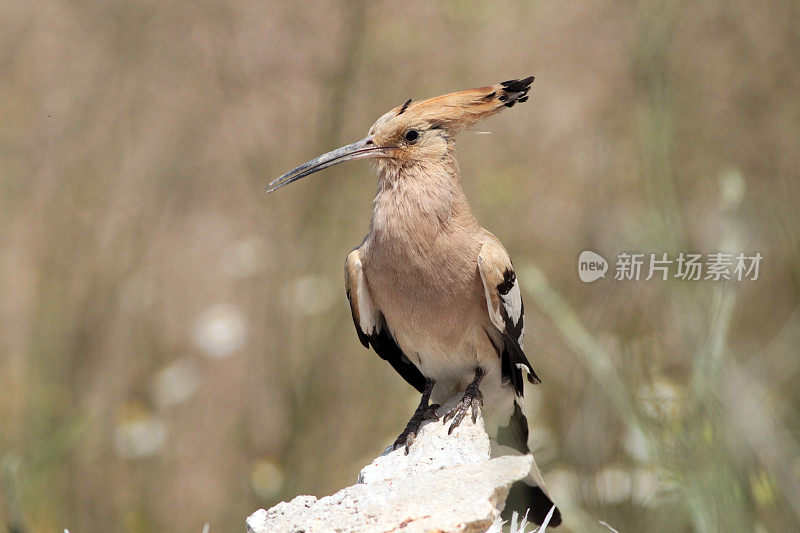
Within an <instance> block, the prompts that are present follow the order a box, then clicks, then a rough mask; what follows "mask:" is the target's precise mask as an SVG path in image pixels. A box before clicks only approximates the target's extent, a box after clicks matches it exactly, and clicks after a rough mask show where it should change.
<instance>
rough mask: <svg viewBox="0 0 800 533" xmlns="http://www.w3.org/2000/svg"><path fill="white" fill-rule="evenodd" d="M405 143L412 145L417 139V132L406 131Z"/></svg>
mask: <svg viewBox="0 0 800 533" xmlns="http://www.w3.org/2000/svg"><path fill="white" fill-rule="evenodd" d="M405 139H406V142H410V143H414V142H416V141H417V139H419V132H418V131H417V130H408V131H407V132H406V135H405Z"/></svg>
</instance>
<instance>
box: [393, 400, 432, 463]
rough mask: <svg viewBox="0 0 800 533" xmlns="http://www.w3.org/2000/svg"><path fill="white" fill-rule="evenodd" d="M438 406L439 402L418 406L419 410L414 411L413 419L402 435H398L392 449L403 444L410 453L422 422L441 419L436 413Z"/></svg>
mask: <svg viewBox="0 0 800 533" xmlns="http://www.w3.org/2000/svg"><path fill="white" fill-rule="evenodd" d="M426 403H427V402H426ZM438 408H439V404H438V403H434V404H431V405H425V406H423V405H421V404H420V406H419V407H417V410H416V411H414V414H413V415H412V416H411V420H409V421H408V424H406V429H404V430H403V432H402V433H400V436H398V437H397V440H395V441H394V444H393V445H392V449H393V450H396V449H397V448H400V447H401V446H403V447H405V449H406V455H408V449H409V448H410V447H411V445H412V444H414V440H416V438H417V433H418V432H419V428H420V426H421V425H422V423H423V422H425V421H426V420H438V419H439V417H438V416H437V415H436V409H438Z"/></svg>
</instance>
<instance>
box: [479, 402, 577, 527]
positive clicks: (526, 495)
mask: <svg viewBox="0 0 800 533" xmlns="http://www.w3.org/2000/svg"><path fill="white" fill-rule="evenodd" d="M495 440H496V443H495V442H493V444H495V445H496V447H498V445H499V446H507V447H510V448H513V449H514V450H516V451H517V452H519V453H523V454H528V453H530V449H529V448H528V419H527V418H526V417H525V413H523V412H522V408H521V407H520V405H519V404H518V403H517V401H516V399H515V400H514V411H513V413H512V414H511V418H510V420H509V423H508V425H507V426H504V427H500V428H499V430H498V431H497V437H496V439H495ZM553 507H555V504H554V503H553V500H552V499H551V498H550V495H549V494H548V493H547V489H546V488H545V486H544V480H543V479H542V473H541V472H540V471H539V467H538V466H536V460H534V461H533V464H532V465H531V471H530V473H529V474H528V476H527V477H525V478H524V479H521V480H519V481H517V482H515V483H514V484H513V485H511V490H510V491H509V493H508V498H506V506H505V509H504V510H503V518H504V519H505V520H509V519H510V517H511V513H512V512H514V511H516V512H517V513H518V514H519V515H520V516H523V515H525V514H526V513H527V515H528V518H529V519H530V520H531V521H533V522H535V523H536V524H537V525H541V524H542V523H543V522H544V520H545V518H547V515H548V513H550V510H551V509H552V508H553ZM560 524H561V512H560V511H559V510H558V508H557V507H556V508H555V510H554V511H553V515H552V516H551V517H550V522H549V523H548V526H550V527H556V526H558V525H560Z"/></svg>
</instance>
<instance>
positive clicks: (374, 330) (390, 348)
mask: <svg viewBox="0 0 800 533" xmlns="http://www.w3.org/2000/svg"><path fill="white" fill-rule="evenodd" d="M344 277H345V287H346V288H347V299H348V300H349V301H350V311H351V312H352V314H353V323H354V324H355V326H356V332H357V333H358V339H359V340H360V341H361V344H363V345H364V347H365V348H369V347H370V346H372V349H373V350H375V352H376V353H377V354H378V355H379V356H380V357H381V359H383V360H384V361H387V362H388V363H389V364H390V365H392V368H394V369H395V370H396V371H397V373H398V374H400V375H401V376H403V379H405V380H406V381H407V382H408V383H409V384H410V385H411V386H412V387H414V388H415V389H417V390H418V391H419V392H422V391H423V390H424V389H425V377H424V376H423V375H422V373H421V372H420V371H419V369H417V367H416V366H414V364H413V363H412V362H411V361H410V360H409V359H408V357H406V356H405V354H403V351H402V350H401V349H400V347H399V346H398V345H397V342H396V341H395V340H394V337H392V333H391V332H390V331H389V328H388V327H387V326H386V321H385V320H384V318H383V314H382V313H381V311H380V309H378V307H377V306H376V305H375V302H374V301H373V300H372V295H371V294H370V293H369V287H368V286H367V282H366V279H365V278H364V272H363V271H362V269H361V258H360V257H359V255H358V249H356V250H353V251H352V252H350V253H349V254H348V255H347V260H346V261H345V267H344Z"/></svg>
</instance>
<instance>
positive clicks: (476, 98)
mask: <svg viewBox="0 0 800 533" xmlns="http://www.w3.org/2000/svg"><path fill="white" fill-rule="evenodd" d="M533 80H534V77H533V76H529V77H527V78H524V79H519V80H508V81H504V82H500V83H498V84H496V85H491V86H488V87H478V88H476V89H468V90H466V91H458V92H454V93H449V94H445V95H442V96H436V97H434V98H428V99H427V100H420V101H418V102H412V101H411V100H409V101H408V102H406V103H405V104H403V105H402V106H401V107H400V108H395V110H396V111H395V110H393V111H395V113H392V114H393V115H394V116H398V115H400V114H404V118H405V119H406V120H410V119H412V118H418V119H422V120H427V121H429V122H432V123H438V124H440V125H441V126H442V127H446V128H447V129H450V130H451V131H452V132H453V133H455V132H458V131H460V130H461V129H463V128H466V127H470V126H473V125H475V124H477V123H478V122H480V121H481V120H484V119H485V118H488V117H490V116H492V115H494V114H495V113H497V112H498V111H500V110H501V109H502V108H503V107H513V106H514V104H516V103H517V102H525V101H527V100H528V92H529V91H530V89H531V84H532V83H533ZM390 113H391V112H390Z"/></svg>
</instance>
